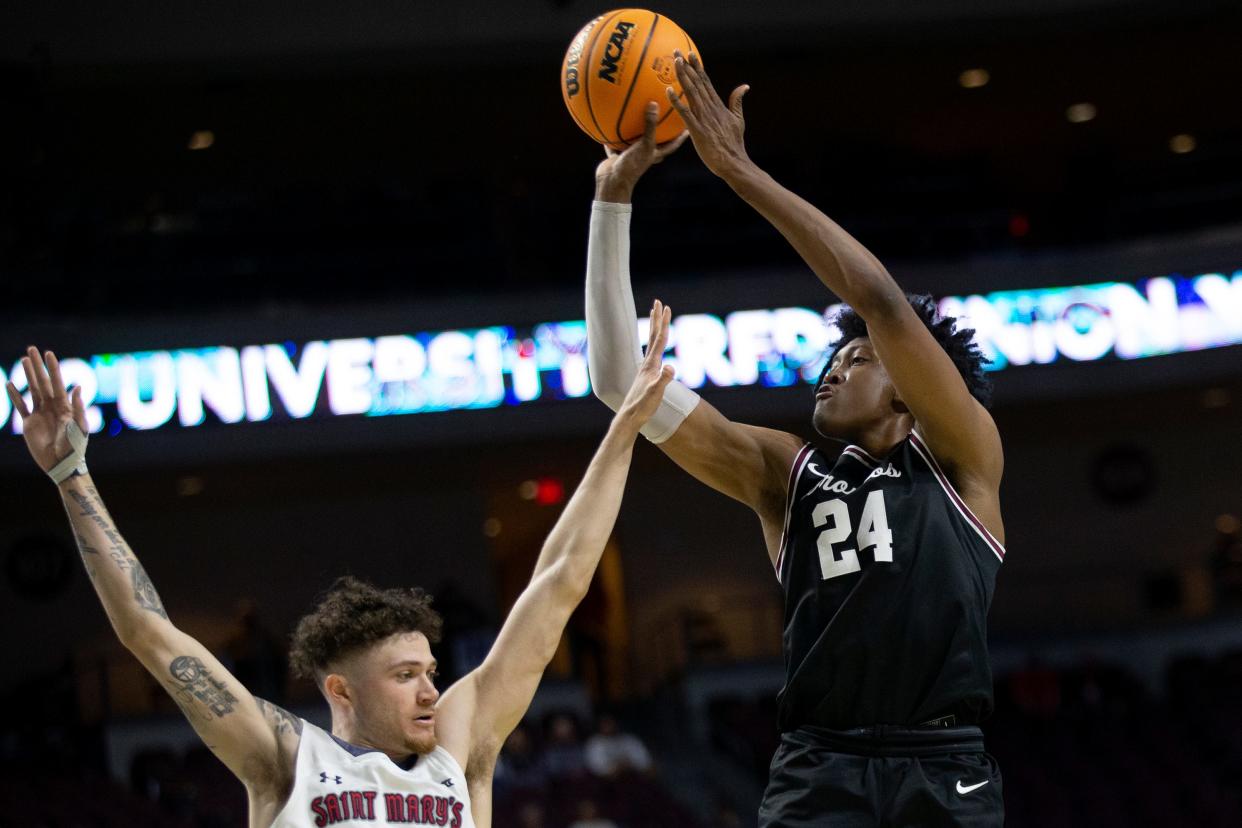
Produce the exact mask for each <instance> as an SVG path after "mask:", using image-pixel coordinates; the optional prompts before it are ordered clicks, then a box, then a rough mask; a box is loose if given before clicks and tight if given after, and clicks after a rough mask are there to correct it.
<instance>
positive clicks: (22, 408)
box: [4, 382, 30, 419]
mask: <svg viewBox="0 0 1242 828" xmlns="http://www.w3.org/2000/svg"><path fill="white" fill-rule="evenodd" d="M4 390H5V392H6V393H8V395H9V402H11V403H13V410H14V411H16V412H17V413H18V414H21V415H22V419H25V418H26V417H29V416H30V409H28V408H26V401H25V400H24V399H22V395H21V394H20V393H19V392H18V390H17V386H16V385H14V384H13V383H11V382H6V383H5V384H4Z"/></svg>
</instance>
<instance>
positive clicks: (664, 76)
mask: <svg viewBox="0 0 1242 828" xmlns="http://www.w3.org/2000/svg"><path fill="white" fill-rule="evenodd" d="M651 71H653V72H655V73H656V76H657V77H658V78H659V79H660V82H661V83H666V84H668V85H669V86H672V85H673V83H674V82H675V81H676V80H677V70H676V69H674V68H673V56H672V55H664V56H662V57H657V58H656V59H655V60H653V61H651Z"/></svg>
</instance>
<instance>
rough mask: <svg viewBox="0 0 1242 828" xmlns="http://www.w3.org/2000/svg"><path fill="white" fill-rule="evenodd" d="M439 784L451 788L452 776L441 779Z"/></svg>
mask: <svg viewBox="0 0 1242 828" xmlns="http://www.w3.org/2000/svg"><path fill="white" fill-rule="evenodd" d="M440 784H441V785H443V786H444V787H446V788H451V787H453V778H452V777H451V776H450V777H449V778H448V779H441V780H440Z"/></svg>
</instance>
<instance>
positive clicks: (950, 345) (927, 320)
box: [815, 293, 992, 408]
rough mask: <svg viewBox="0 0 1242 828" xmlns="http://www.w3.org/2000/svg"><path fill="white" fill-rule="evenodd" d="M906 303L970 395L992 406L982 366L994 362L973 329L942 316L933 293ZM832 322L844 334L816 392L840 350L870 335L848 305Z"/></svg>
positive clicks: (910, 298) (834, 346) (989, 383)
mask: <svg viewBox="0 0 1242 828" xmlns="http://www.w3.org/2000/svg"><path fill="white" fill-rule="evenodd" d="M906 300H907V301H909V303H910V307H912V308H914V312H915V314H917V315H918V317H919V319H922V320H923V324H924V325H926V326H927V330H929V331H931V335H932V337H933V338H934V339H935V340H936V341H937V342H939V343H940V347H941V348H944V352H945V353H946V354H948V355H949V358H950V359H952V360H953V364H954V365H956V366H957V371H958V373H959V374H961V375H962V379H963V380H965V381H966V388H967V389H968V390H969V391H970V395H971V396H972V397H974V398H975V399H976V400H978V401H979V402H980V403H982V404H983V406H984V407H985V408H986V407H988V406H990V405H991V404H992V380H991V379H990V378H989V377H988V375H987V373H986V372H985V371H984V370H983V366H984V365H987V364H988V363H990V362H991V360H990V359H988V358H987V357H985V356H984V355H983V352H982V351H980V350H979V346H978V345H977V344H975V331H974V328H959V327H957V318H956V317H953V316H941V315H940V311H939V309H938V308H937V307H936V300H935V299H933V298H932V297H931V295H930V294H926V293H922V294H918V293H907V294H906ZM833 322H835V323H836V326H837V328H838V330H840V331H841V338H840V339H838V340H837V341H836V342H834V343H833V344H832V349H831V350H830V351H829V352H828V361H827V362H825V363H824V370H823V371H822V372H821V373H820V375H819V381H818V382H816V383H815V389H816V390H817V391H818V390H819V386H820V385H822V384H823V382H824V377H825V376H826V375H827V374H828V368H829V366H831V365H832V360H833V359H834V358H835V357H836V355H837V351H839V350H841V348H843V347H844V346H845V345H846V344H847V343H849V342H850V341H851V340H854V339H857V338H858V337H860V336H867V322H866V320H864V319H863V318H862V317H861V316H859V315H858V314H857V312H855V311H854V309H853V308H851V307H849V306H848V305H846V306H843V307H842V308H841V310H840V311H838V312H837V315H836V317H835V318H834V319H833Z"/></svg>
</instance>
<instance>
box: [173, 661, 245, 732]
mask: <svg viewBox="0 0 1242 828" xmlns="http://www.w3.org/2000/svg"><path fill="white" fill-rule="evenodd" d="M168 672H169V673H171V674H172V677H173V679H174V681H170V682H168V684H169V686H171V687H172V696H173V699H174V700H175V701H176V702H177V705H178V706H179V707H180V708H181V709H182V710H183V711H184V712H185V714H186V715H187V716H189V717H190V718H191V719H197V718H208V719H210V718H211V717H212V716H214V717H215V718H217V719H222V718H224V717H225V716H227V715H228V714H230V713H232V712H233V710H234V706H235V705H236V704H237V697H236V696H234V695H233V694H232V693H230V692H229V688H228V685H227V684H225V683H224V682H222V681H219V680H218V679H216V678H214V677H213V676H212V675H211V671H209V670H208V669H207V666H206V665H205V664H203V662H202V661H201V660H200V659H197V658H195V657H194V656H177V657H176V658H174V659H173V660H172V662H170V663H169V665H168ZM192 711H193V712H192Z"/></svg>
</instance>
